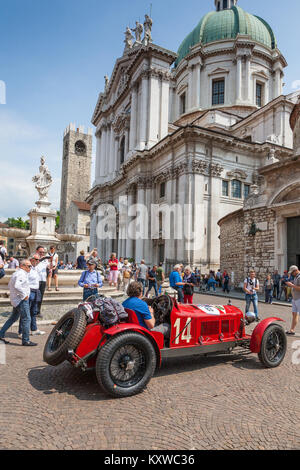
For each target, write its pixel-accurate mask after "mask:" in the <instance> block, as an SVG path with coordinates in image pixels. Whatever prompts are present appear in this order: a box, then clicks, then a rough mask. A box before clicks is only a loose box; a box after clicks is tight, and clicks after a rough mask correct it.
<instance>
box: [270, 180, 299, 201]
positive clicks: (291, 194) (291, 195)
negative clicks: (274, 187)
mask: <svg viewBox="0 0 300 470" xmlns="http://www.w3.org/2000/svg"><path fill="white" fill-rule="evenodd" d="M299 200H300V181H298V182H296V183H294V184H292V185H290V186H288V187H287V188H285V189H284V190H283V191H281V192H280V194H278V195H277V196H276V198H275V199H274V201H273V204H281V203H292V202H295V201H299Z"/></svg>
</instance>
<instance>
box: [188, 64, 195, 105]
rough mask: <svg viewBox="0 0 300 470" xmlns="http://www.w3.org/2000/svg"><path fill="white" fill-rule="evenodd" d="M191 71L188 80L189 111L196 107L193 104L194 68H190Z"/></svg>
mask: <svg viewBox="0 0 300 470" xmlns="http://www.w3.org/2000/svg"><path fill="white" fill-rule="evenodd" d="M188 71H189V78H188V83H189V84H188V111H190V110H191V109H192V108H193V107H194V102H193V67H192V66H190V67H189V68H188Z"/></svg>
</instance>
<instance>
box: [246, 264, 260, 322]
mask: <svg viewBox="0 0 300 470" xmlns="http://www.w3.org/2000/svg"><path fill="white" fill-rule="evenodd" d="M244 291H245V294H246V313H248V312H249V311H250V310H249V309H250V305H251V303H253V307H254V313H255V316H256V321H257V322H259V320H260V318H259V316H258V295H257V293H258V291H259V280H258V279H256V276H255V271H254V270H251V271H250V273H249V277H247V278H246V279H245V281H244Z"/></svg>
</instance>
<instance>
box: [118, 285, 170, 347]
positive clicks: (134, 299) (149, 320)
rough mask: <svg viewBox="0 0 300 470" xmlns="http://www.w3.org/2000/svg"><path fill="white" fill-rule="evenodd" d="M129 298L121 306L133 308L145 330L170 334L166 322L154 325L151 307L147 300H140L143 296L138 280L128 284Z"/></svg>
mask: <svg viewBox="0 0 300 470" xmlns="http://www.w3.org/2000/svg"><path fill="white" fill-rule="evenodd" d="M127 294H128V296H129V299H127V300H125V302H123V307H124V308H127V309H129V310H133V311H134V312H135V313H136V316H137V318H138V321H139V324H140V325H141V326H143V327H144V328H146V329H147V330H151V331H157V332H159V333H162V334H163V335H164V336H165V338H168V337H169V336H170V325H169V324H168V323H162V324H161V325H158V326H155V318H154V311H153V308H152V307H149V305H148V304H147V302H145V301H144V300H142V297H143V286H142V284H140V283H139V282H132V283H131V284H129V286H128V289H127Z"/></svg>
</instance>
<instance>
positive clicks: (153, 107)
mask: <svg viewBox="0 0 300 470" xmlns="http://www.w3.org/2000/svg"><path fill="white" fill-rule="evenodd" d="M149 82H150V95H149V125H148V127H149V138H148V139H147V140H148V145H149V146H152V145H155V144H156V142H157V138H158V136H159V132H160V131H159V125H160V86H161V82H160V80H159V76H158V74H157V73H155V71H153V72H152V73H151V75H150V77H149Z"/></svg>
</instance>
